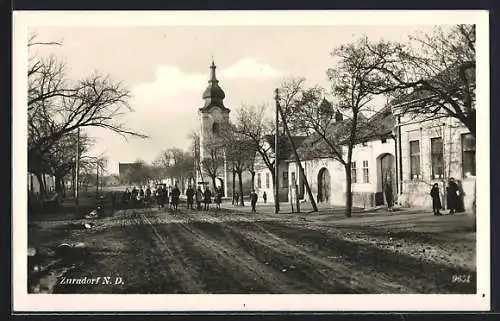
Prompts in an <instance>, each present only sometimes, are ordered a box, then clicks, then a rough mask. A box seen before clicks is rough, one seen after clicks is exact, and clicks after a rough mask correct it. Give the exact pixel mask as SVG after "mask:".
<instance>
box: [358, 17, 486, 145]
mask: <svg viewBox="0 0 500 321" xmlns="http://www.w3.org/2000/svg"><path fill="white" fill-rule="evenodd" d="M362 43H363V45H364V46H365V53H366V54H367V55H371V56H372V57H373V58H372V59H376V60H378V61H380V63H379V64H377V65H376V66H369V65H367V66H364V67H363V68H364V69H365V70H367V71H369V72H370V73H372V74H375V75H376V76H377V80H378V85H377V86H376V87H374V88H373V89H372V90H371V92H372V93H376V94H391V95H393V96H396V97H398V96H399V97H398V99H397V101H395V102H394V103H395V104H396V105H399V106H400V107H401V109H402V110H401V112H402V113H409V114H414V115H422V114H423V115H427V116H432V117H442V116H449V117H453V118H456V119H458V120H459V121H460V122H461V123H462V124H464V126H466V127H467V128H468V129H469V131H470V132H471V133H472V135H474V136H475V135H476V107H475V100H476V97H475V85H476V78H475V71H476V27H475V25H454V26H452V27H437V28H435V30H434V32H433V33H431V34H418V35H414V36H410V42H409V43H408V44H402V43H396V42H386V41H380V42H377V43H370V42H369V41H368V40H367V39H366V38H364V39H363V40H362Z"/></svg>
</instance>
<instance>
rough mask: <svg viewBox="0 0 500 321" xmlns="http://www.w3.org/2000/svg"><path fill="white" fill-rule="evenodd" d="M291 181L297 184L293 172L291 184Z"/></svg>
mask: <svg viewBox="0 0 500 321" xmlns="http://www.w3.org/2000/svg"><path fill="white" fill-rule="evenodd" d="M293 183H295V184H297V181H296V180H295V172H292V184H293Z"/></svg>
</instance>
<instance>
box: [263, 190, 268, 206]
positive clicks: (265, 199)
mask: <svg viewBox="0 0 500 321" xmlns="http://www.w3.org/2000/svg"><path fill="white" fill-rule="evenodd" d="M262 199H263V200H264V204H266V203H267V194H266V191H264V193H262Z"/></svg>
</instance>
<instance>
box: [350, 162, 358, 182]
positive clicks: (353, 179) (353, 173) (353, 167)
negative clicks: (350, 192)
mask: <svg viewBox="0 0 500 321" xmlns="http://www.w3.org/2000/svg"><path fill="white" fill-rule="evenodd" d="M356 176H357V175H356V162H351V182H352V183H356V182H357V179H356Z"/></svg>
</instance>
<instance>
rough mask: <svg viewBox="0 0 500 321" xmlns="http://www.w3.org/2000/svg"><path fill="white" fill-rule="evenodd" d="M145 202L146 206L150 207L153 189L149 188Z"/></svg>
mask: <svg viewBox="0 0 500 321" xmlns="http://www.w3.org/2000/svg"><path fill="white" fill-rule="evenodd" d="M144 200H145V201H146V204H148V205H149V202H150V201H151V189H150V188H149V186H148V187H147V188H146V192H145V197H144Z"/></svg>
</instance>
